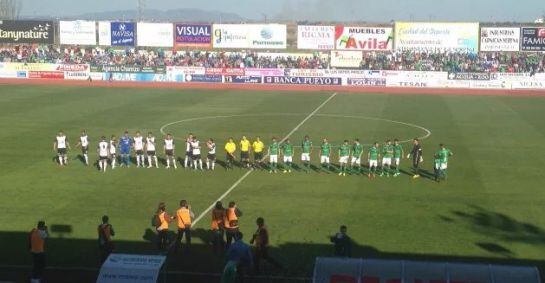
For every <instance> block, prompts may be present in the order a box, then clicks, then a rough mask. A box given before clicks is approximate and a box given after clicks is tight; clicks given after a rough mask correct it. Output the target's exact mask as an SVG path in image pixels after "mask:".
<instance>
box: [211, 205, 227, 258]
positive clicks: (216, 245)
mask: <svg viewBox="0 0 545 283" xmlns="http://www.w3.org/2000/svg"><path fill="white" fill-rule="evenodd" d="M224 218H225V208H223V204H222V203H221V201H218V202H216V206H215V207H214V209H212V222H211V223H210V230H211V231H212V251H213V252H214V253H215V254H219V253H220V251H221V250H222V249H223V247H224V246H225V240H224V239H223V235H224V232H225V226H224V225H223V221H224Z"/></svg>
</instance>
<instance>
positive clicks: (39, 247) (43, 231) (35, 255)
mask: <svg viewBox="0 0 545 283" xmlns="http://www.w3.org/2000/svg"><path fill="white" fill-rule="evenodd" d="M48 237H49V232H48V229H47V226H46V225H45V221H39V222H38V226H37V227H36V228H34V229H32V231H30V235H29V248H30V254H31V255H32V279H31V282H32V283H39V282H41V280H42V277H43V272H44V269H45V240H46V239H47V238H48Z"/></svg>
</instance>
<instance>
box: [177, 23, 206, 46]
mask: <svg viewBox="0 0 545 283" xmlns="http://www.w3.org/2000/svg"><path fill="white" fill-rule="evenodd" d="M174 28H175V36H176V39H175V43H176V46H177V47H188V46H190V47H204V48H209V47H211V46H212V25H208V24H176V25H175V27H174Z"/></svg>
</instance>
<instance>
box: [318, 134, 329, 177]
mask: <svg viewBox="0 0 545 283" xmlns="http://www.w3.org/2000/svg"><path fill="white" fill-rule="evenodd" d="M330 155H331V144H329V142H327V139H324V140H323V141H322V144H321V145H320V165H321V166H322V169H323V168H326V169H327V171H329V168H330V165H329V156H330Z"/></svg>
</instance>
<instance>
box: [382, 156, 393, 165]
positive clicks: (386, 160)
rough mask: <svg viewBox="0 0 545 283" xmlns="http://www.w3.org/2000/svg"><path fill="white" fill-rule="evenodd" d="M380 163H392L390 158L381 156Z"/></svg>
mask: <svg viewBox="0 0 545 283" xmlns="http://www.w3.org/2000/svg"><path fill="white" fill-rule="evenodd" d="M382 165H392V158H389V157H388V158H386V157H383V158H382Z"/></svg>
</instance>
